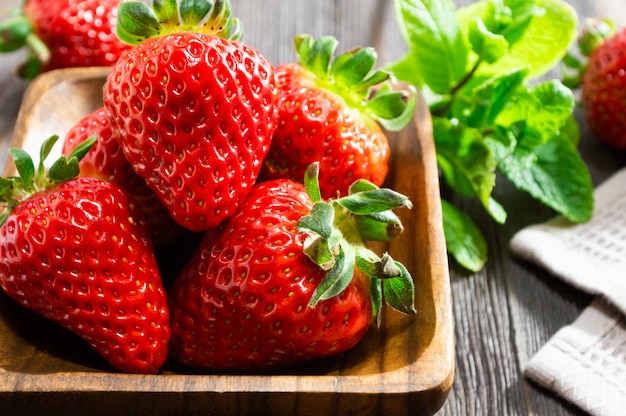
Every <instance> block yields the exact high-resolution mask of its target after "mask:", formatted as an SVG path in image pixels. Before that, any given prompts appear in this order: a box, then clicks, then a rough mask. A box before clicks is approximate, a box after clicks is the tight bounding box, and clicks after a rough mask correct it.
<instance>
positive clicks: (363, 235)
mask: <svg viewBox="0 0 626 416" xmlns="http://www.w3.org/2000/svg"><path fill="white" fill-rule="evenodd" d="M318 177H319V163H313V164H311V165H310V166H309V168H308V169H307V172H306V174H305V179H304V183H305V189H306V190H307V193H309V197H310V198H311V200H312V201H313V202H314V205H313V208H312V209H311V212H310V213H309V215H307V216H305V217H303V218H302V219H301V220H300V221H299V222H298V223H297V224H296V228H297V229H298V230H299V231H302V232H305V233H306V234H307V238H306V240H305V242H304V252H305V254H306V255H307V256H308V257H309V258H310V259H311V260H312V261H313V262H315V263H316V264H317V265H319V266H320V267H321V268H322V269H323V270H327V271H328V273H327V275H326V276H325V277H324V279H323V280H322V282H321V283H320V285H319V286H318V287H317V288H316V290H315V291H314V293H313V295H312V297H311V299H310V302H309V306H311V307H314V306H315V305H316V304H317V303H318V302H319V301H320V300H324V299H330V298H332V297H334V296H337V295H338V294H340V293H341V292H342V291H343V290H344V289H345V288H346V287H347V286H348V285H349V284H350V282H351V280H352V277H353V275H354V270H355V268H358V269H359V270H361V271H362V272H363V273H365V274H366V275H367V276H369V277H370V279H371V284H370V287H371V297H372V306H373V310H374V314H375V315H376V316H377V314H378V312H379V311H380V306H381V302H382V299H383V298H384V299H385V301H386V302H387V304H388V305H389V306H391V307H392V308H394V309H396V310H398V311H401V312H403V313H413V312H415V309H414V306H413V296H414V291H415V286H414V284H413V279H412V277H411V275H410V273H409V272H408V271H407V270H406V268H405V267H404V266H403V265H402V264H401V263H399V262H396V261H395V260H393V259H392V258H391V256H390V255H389V254H388V253H385V254H384V255H383V256H382V257H378V256H377V255H376V254H375V253H374V252H373V251H371V250H370V249H368V248H367V247H366V246H365V244H364V241H374V240H378V241H389V240H390V239H392V238H395V237H396V236H397V235H398V234H399V233H400V232H401V231H402V224H401V223H400V220H399V218H398V217H397V216H396V215H395V214H394V213H393V212H392V211H391V210H393V209H395V208H400V207H407V208H411V202H410V201H409V199H408V198H407V197H406V196H404V195H402V194H399V193H397V192H395V191H393V190H390V189H385V188H383V189H381V188H378V187H377V186H376V185H374V184H373V183H371V182H369V181H365V180H359V181H356V182H355V183H354V184H353V185H352V186H351V188H350V192H349V194H348V195H347V196H344V197H341V198H338V199H336V200H331V201H322V200H321V197H320V195H319V184H318V183H317V182H318Z"/></svg>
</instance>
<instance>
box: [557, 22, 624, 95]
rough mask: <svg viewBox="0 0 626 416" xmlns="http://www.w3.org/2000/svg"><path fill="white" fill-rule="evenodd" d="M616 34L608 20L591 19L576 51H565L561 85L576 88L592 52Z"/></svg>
mask: <svg viewBox="0 0 626 416" xmlns="http://www.w3.org/2000/svg"><path fill="white" fill-rule="evenodd" d="M615 33H616V29H615V24H614V23H613V21H612V20H611V19H609V18H604V19H592V20H590V21H589V23H588V25H587V27H585V28H583V30H582V31H581V33H580V36H579V37H578V40H577V41H576V45H575V46H576V47H577V48H578V50H573V51H567V53H566V54H565V56H564V57H563V59H562V61H561V63H562V67H561V69H562V76H563V83H564V84H565V86H567V87H568V88H572V89H573V88H578V87H579V86H580V84H581V82H582V78H583V76H584V74H585V71H586V70H587V66H588V64H589V57H590V56H591V54H592V53H593V51H594V50H595V49H596V48H597V47H598V46H600V45H602V44H603V43H604V42H605V41H606V40H607V39H609V38H610V37H612V36H614V35H615Z"/></svg>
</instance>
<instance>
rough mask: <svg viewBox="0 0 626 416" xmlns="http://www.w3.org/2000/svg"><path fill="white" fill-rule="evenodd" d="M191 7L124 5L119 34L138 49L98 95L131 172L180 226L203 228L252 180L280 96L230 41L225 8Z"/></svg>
mask: <svg viewBox="0 0 626 416" xmlns="http://www.w3.org/2000/svg"><path fill="white" fill-rule="evenodd" d="M183 4H185V3H182V4H181V5H183ZM187 5H188V4H187ZM194 6H196V7H199V9H193V10H189V9H187V8H184V9H181V10H178V9H177V2H173V1H166V2H158V1H155V2H154V9H150V8H149V7H148V6H147V5H146V4H145V3H141V2H123V3H122V4H121V5H120V8H119V25H118V26H119V27H118V33H119V34H120V36H121V37H122V38H123V39H124V40H126V41H128V42H133V41H134V42H139V43H138V44H137V45H136V46H135V47H134V48H133V49H131V50H130V51H129V52H128V53H127V54H125V55H124V56H123V57H122V58H121V59H120V60H119V61H118V63H117V64H116V65H115V66H114V67H113V70H112V71H111V73H110V75H109V77H108V78H107V80H106V83H105V87H104V96H103V97H104V108H105V110H106V112H107V116H108V117H109V120H110V122H111V125H112V127H113V130H114V131H115V132H116V133H117V136H118V140H119V142H120V145H121V147H122V150H123V152H124V154H125V155H126V158H127V159H128V160H129V162H130V163H131V165H132V166H133V169H134V170H135V171H136V172H137V173H138V174H139V176H141V177H142V178H143V179H144V180H145V181H146V183H147V184H148V186H150V188H151V189H152V190H153V191H154V192H155V194H157V196H159V198H160V199H161V201H162V202H163V203H164V204H165V206H166V207H167V208H168V209H169V211H170V213H171V215H172V217H173V218H174V219H175V220H176V221H177V222H178V223H179V224H181V225H183V226H185V227H187V228H188V229H190V230H193V231H204V230H207V229H210V228H213V227H215V226H217V225H218V224H219V223H220V222H222V221H223V220H224V219H225V218H227V217H229V216H230V215H232V213H233V212H234V211H235V210H236V208H237V207H238V206H239V204H241V201H242V200H243V198H244V197H245V195H246V194H247V193H248V192H249V191H250V189H251V188H252V186H253V184H254V182H255V181H256V179H257V177H258V174H259V171H260V168H261V164H262V160H263V159H264V158H265V156H266V154H267V151H268V149H269V144H270V140H271V137H272V133H273V131H274V129H275V124H276V122H275V120H276V107H275V102H276V94H277V92H276V82H275V78H274V71H273V67H272V65H271V64H270V63H269V61H267V60H266V59H265V58H264V57H263V56H262V55H261V54H260V53H259V52H258V51H256V50H254V49H252V48H250V47H248V46H246V45H245V44H243V43H241V42H239V41H238V40H237V39H239V37H240V35H241V33H240V32H239V30H238V29H239V28H238V26H237V25H236V20H233V19H232V18H231V16H230V3H229V2H228V1H217V2H215V3H214V4H211V2H209V1H208V0H199V1H196V2H194ZM207 19H208V20H207ZM205 21H206V22H205ZM199 23H202V25H201V26H198V24H199ZM142 25H143V26H142Z"/></svg>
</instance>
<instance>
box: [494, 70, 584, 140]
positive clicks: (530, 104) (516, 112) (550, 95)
mask: <svg viewBox="0 0 626 416" xmlns="http://www.w3.org/2000/svg"><path fill="white" fill-rule="evenodd" d="M574 105H575V99H574V94H573V93H572V91H571V90H570V89H569V88H567V87H565V86H564V85H563V84H562V83H561V82H560V81H558V80H551V81H546V82H544V83H542V84H540V85H538V86H537V87H535V88H532V89H531V88H526V89H519V90H518V91H517V93H516V94H515V95H514V96H513V97H512V98H511V100H510V102H509V104H508V106H507V107H506V108H505V109H503V111H502V112H501V113H500V114H499V116H498V117H497V119H496V123H497V124H499V125H503V126H510V125H512V124H513V123H516V122H518V121H524V122H525V124H526V128H527V129H533V130H535V131H537V132H539V134H540V135H541V136H542V137H543V138H544V140H549V139H550V138H551V137H552V136H553V135H554V134H555V133H556V132H558V131H559V130H560V129H561V127H562V126H563V125H564V124H565V123H566V121H568V120H569V119H570V118H571V117H572V111H573V109H574Z"/></svg>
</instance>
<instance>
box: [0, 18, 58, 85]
mask: <svg viewBox="0 0 626 416" xmlns="http://www.w3.org/2000/svg"><path fill="white" fill-rule="evenodd" d="M22 48H26V50H27V51H28V56H27V60H26V62H25V63H24V64H23V65H22V66H21V67H20V68H19V73H20V75H22V76H23V77H24V78H25V79H29V80H31V79H33V78H34V77H35V76H36V75H38V74H39V73H40V72H41V68H42V67H43V66H44V65H46V64H47V63H48V62H49V61H50V49H48V47H47V46H46V44H45V43H44V42H43V41H42V40H41V39H40V38H39V37H38V36H37V35H36V34H35V33H34V30H33V25H32V23H31V21H30V19H28V17H26V16H25V15H24V14H23V13H22V10H21V9H17V8H16V9H12V10H11V11H10V12H9V17H8V18H7V19H6V20H4V21H2V22H0V53H8V52H14V51H16V50H18V49H22Z"/></svg>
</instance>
